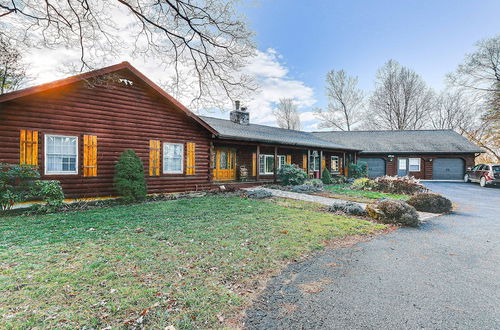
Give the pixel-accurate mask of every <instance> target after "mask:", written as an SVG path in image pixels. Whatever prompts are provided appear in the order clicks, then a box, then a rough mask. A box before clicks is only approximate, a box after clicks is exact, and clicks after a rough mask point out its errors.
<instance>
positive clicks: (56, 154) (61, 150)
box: [45, 134, 78, 174]
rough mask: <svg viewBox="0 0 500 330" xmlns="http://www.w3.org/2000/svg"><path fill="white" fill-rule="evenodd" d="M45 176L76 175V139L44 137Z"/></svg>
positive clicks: (63, 136)
mask: <svg viewBox="0 0 500 330" xmlns="http://www.w3.org/2000/svg"><path fill="white" fill-rule="evenodd" d="M45 174H78V137H77V136H65V135H50V134H46V135H45Z"/></svg>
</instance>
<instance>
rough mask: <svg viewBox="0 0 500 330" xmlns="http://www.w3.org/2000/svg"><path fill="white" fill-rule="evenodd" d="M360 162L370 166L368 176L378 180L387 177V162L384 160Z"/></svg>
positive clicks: (364, 160) (371, 159)
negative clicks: (380, 177)
mask: <svg viewBox="0 0 500 330" xmlns="http://www.w3.org/2000/svg"><path fill="white" fill-rule="evenodd" d="M359 161H362V162H366V163H367V164H368V176H369V177H370V178H376V177H379V176H384V175H385V160H384V159H383V158H365V157H361V158H359Z"/></svg>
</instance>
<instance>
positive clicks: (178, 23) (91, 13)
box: [0, 0, 255, 100]
mask: <svg viewBox="0 0 500 330" xmlns="http://www.w3.org/2000/svg"><path fill="white" fill-rule="evenodd" d="M235 1H236V0H227V1H226V0H197V1H193V0H135V1H130V0H116V1H107V0H65V1H60V0H16V1H11V0H0V33H1V34H3V35H4V36H6V37H7V38H9V39H16V40H18V41H22V42H24V43H26V44H28V45H30V46H43V47H52V48H57V47H67V48H70V49H78V50H79V52H80V62H81V67H80V71H82V70H85V69H91V68H93V66H94V65H95V64H97V62H99V61H101V62H102V59H106V58H108V57H111V58H114V57H116V55H117V54H118V53H119V51H120V50H121V49H123V48H127V47H131V48H133V51H132V54H133V55H135V56H142V57H144V58H148V57H151V56H153V57H155V58H159V59H161V60H162V61H163V63H164V64H165V65H168V66H173V67H174V68H175V74H174V75H175V77H174V81H173V83H174V84H178V83H180V82H183V81H185V80H189V82H190V85H191V89H193V90H194V89H197V95H195V96H194V100H200V99H202V98H203V97H207V96H208V97H211V94H210V90H211V87H213V86H214V85H216V87H219V88H218V90H219V91H222V92H225V93H226V94H227V95H228V96H229V97H230V98H232V97H233V96H234V95H235V94H241V93H242V90H246V91H248V89H254V88H255V86H254V84H253V81H252V79H251V78H250V77H248V76H246V75H244V74H241V73H240V74H237V73H238V72H239V70H240V69H241V68H242V67H243V66H244V65H245V64H246V60H247V59H248V58H249V57H250V56H252V55H253V54H254V45H253V42H252V36H253V33H252V32H251V31H249V29H248V28H247V24H246V22H245V20H244V18H243V17H241V16H239V15H237V14H236V11H235V5H234V3H235ZM130 39H132V40H133V41H134V42H133V45H130V44H129V40H130ZM108 62H109V58H108ZM179 66H188V67H189V68H191V70H190V71H189V72H186V71H185V70H181V69H180V68H179ZM181 72H182V75H183V76H182V77H181V76H180V73H181ZM192 80H194V81H192Z"/></svg>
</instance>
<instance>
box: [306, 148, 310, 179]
mask: <svg viewBox="0 0 500 330" xmlns="http://www.w3.org/2000/svg"><path fill="white" fill-rule="evenodd" d="M306 165H307V167H306V174H307V178H309V172H310V171H311V168H310V167H311V149H307V163H306Z"/></svg>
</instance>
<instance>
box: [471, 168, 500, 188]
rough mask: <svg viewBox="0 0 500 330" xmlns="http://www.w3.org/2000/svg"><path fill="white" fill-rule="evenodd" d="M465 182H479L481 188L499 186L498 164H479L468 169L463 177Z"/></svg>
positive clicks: (499, 172) (499, 173) (499, 169)
mask: <svg viewBox="0 0 500 330" xmlns="http://www.w3.org/2000/svg"><path fill="white" fill-rule="evenodd" d="M464 181H465V182H479V185H480V186H481V187H485V186H486V185H500V164H479V165H476V166H474V167H473V168H470V167H469V168H468V169H467V172H465V176H464Z"/></svg>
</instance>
